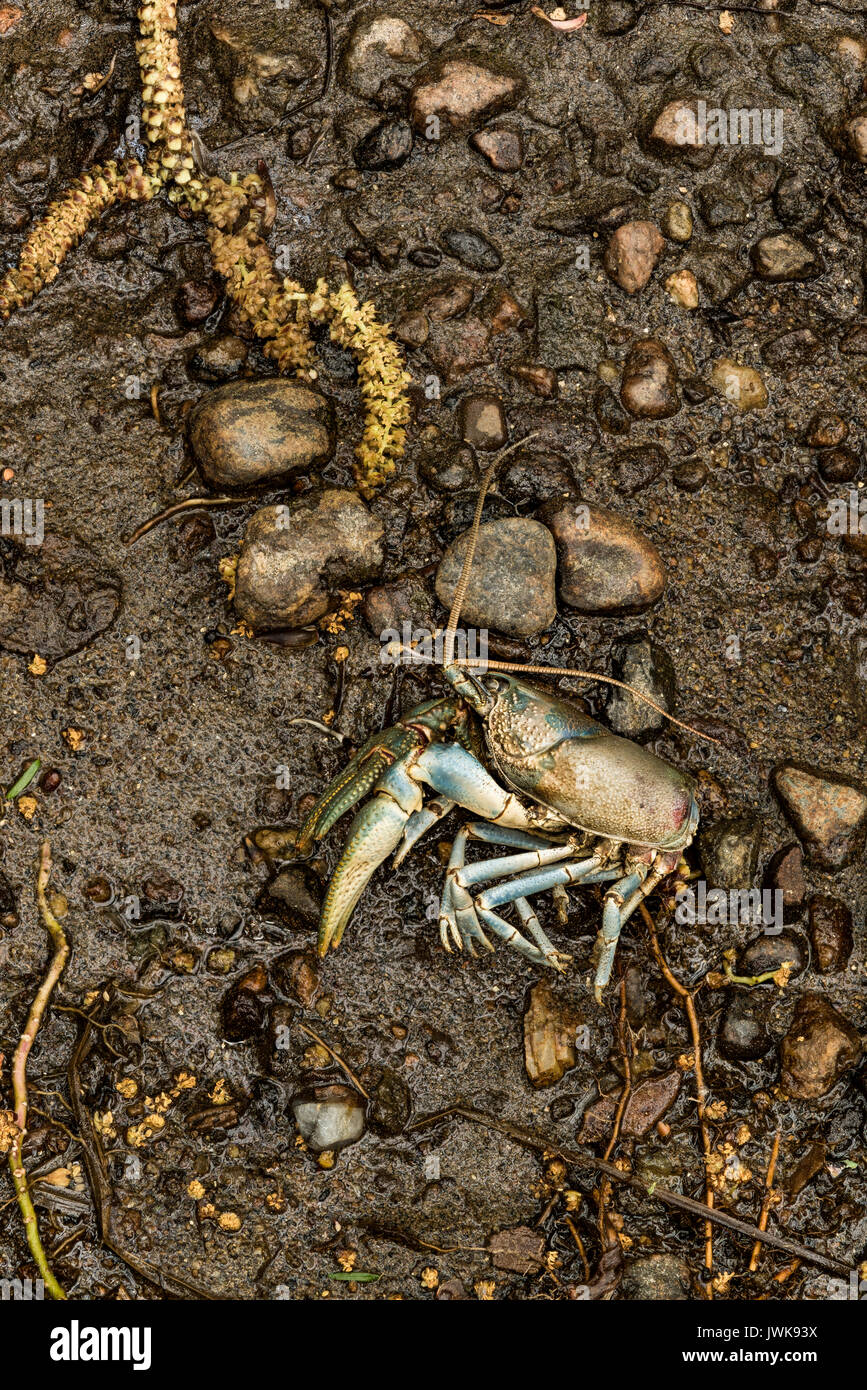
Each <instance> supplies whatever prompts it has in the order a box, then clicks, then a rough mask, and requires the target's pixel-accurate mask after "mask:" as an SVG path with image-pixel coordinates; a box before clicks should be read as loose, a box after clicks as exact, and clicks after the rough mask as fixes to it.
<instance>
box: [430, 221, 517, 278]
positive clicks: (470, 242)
mask: <svg viewBox="0 0 867 1390" xmlns="http://www.w3.org/2000/svg"><path fill="white" fill-rule="evenodd" d="M442 244H443V249H444V250H446V251H447V252H448V254H449V255H450V256H454V257H455V258H456V259H457V260H459V261H460V262H461V265H465V266H466V267H467V268H468V269H469V270H482V271H490V270H498V269H499V267H500V266H501V265H502V264H503V258H502V256H501V255H500V253H499V251H498V250H497V248H496V246H495V245H494V243H493V242H492V241H489V240H488V238H487V237H486V236H484V235H483V233H482V232H479V231H477V230H476V229H475V228H473V227H449V228H448V229H447V231H445V232H444V233H443V237H442Z"/></svg>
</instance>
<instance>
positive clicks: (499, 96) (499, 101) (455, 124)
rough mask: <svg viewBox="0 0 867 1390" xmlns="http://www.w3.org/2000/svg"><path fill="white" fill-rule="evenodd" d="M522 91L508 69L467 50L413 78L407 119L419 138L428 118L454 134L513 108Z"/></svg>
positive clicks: (518, 78) (516, 78)
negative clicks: (418, 133) (413, 82)
mask: <svg viewBox="0 0 867 1390" xmlns="http://www.w3.org/2000/svg"><path fill="white" fill-rule="evenodd" d="M523 87H524V83H523V79H522V78H521V77H520V76H519V75H518V74H517V73H516V72H514V71H513V70H512V69H510V68H507V67H506V66H505V65H500V64H498V65H496V66H495V65H494V64H493V62H491V61H490V60H488V59H487V58H484V57H482V56H480V55H475V54H473V53H472V51H471V50H469V49H467V50H465V52H464V54H463V56H461V57H453V58H440V59H437V60H436V61H434V62H433V63H432V64H430V66H429V67H427V68H425V69H424V70H423V71H422V72H420V73H418V74H417V75H416V80H415V85H414V87H413V90H412V94H411V96H410V117H411V119H412V123H413V125H414V126H415V129H416V130H417V131H419V132H420V133H421V134H426V133H427V131H429V130H430V128H431V127H430V122H431V118H432V117H435V118H436V119H437V121H439V122H440V123H441V124H444V125H446V126H450V127H451V128H452V129H454V130H467V129H471V128H472V127H473V126H476V125H479V124H481V122H482V121H483V120H485V119H487V118H488V117H489V116H494V115H496V114H497V113H498V112H500V111H503V110H505V109H506V108H507V107H510V106H514V104H515V102H516V101H517V100H518V98H519V97H520V95H521V92H522V91H523Z"/></svg>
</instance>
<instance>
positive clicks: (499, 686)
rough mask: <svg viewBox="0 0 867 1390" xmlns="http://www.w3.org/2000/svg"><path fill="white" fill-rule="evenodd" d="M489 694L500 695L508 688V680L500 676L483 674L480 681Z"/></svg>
mask: <svg viewBox="0 0 867 1390" xmlns="http://www.w3.org/2000/svg"><path fill="white" fill-rule="evenodd" d="M482 684H483V685H484V687H485V689H486V690H487V692H488V694H489V695H502V694H503V692H504V691H505V690H508V688H509V682H508V681H504V680H503V679H502V677H500V676H485V679H484V681H483V682H482Z"/></svg>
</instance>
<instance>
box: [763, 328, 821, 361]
mask: <svg viewBox="0 0 867 1390" xmlns="http://www.w3.org/2000/svg"><path fill="white" fill-rule="evenodd" d="M821 346H822V344H821V342H820V340H819V338H818V337H817V336H816V334H815V333H814V332H813V330H812V328H793V329H791V330H790V331H789V332H788V333H779V334H778V335H777V337H776V338H769V339H768V340H767V342H765V343H763V344H762V360H763V361H764V362H767V364H768V366H769V367H777V368H779V369H781V370H785V369H786V368H787V367H800V366H803V365H805V364H806V363H807V362H812V360H813V358H814V357H815V356H816V354H817V352H818V351H819V348H820V347H821Z"/></svg>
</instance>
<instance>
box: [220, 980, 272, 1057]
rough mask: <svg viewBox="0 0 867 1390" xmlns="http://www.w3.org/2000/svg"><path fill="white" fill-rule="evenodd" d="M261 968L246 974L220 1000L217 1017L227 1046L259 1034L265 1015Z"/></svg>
mask: <svg viewBox="0 0 867 1390" xmlns="http://www.w3.org/2000/svg"><path fill="white" fill-rule="evenodd" d="M267 983H268V976H267V974H266V972H265V969H264V966H261V965H258V966H255V967H254V969H252V970H249V971H248V972H247V974H246V975H244V976H243V977H242V978H241V979H240V980H238V981H237V982H236V983H235V984H234V985H232V987H231V989H229V990H228V991H227V993H226V994H225V995H224V996H223V1000H222V1003H221V1005H220V1015H221V1018H222V1025H223V1037H224V1038H225V1039H226V1041H227V1042H233V1043H235V1042H246V1041H247V1040H248V1039H249V1038H254V1037H257V1036H258V1035H259V1034H260V1033H262V1032H263V1030H264V1028H265V1023H266V1019H267V1014H268V1004H267V1000H266V998H265V989H266V986H267Z"/></svg>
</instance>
